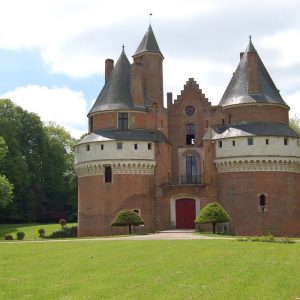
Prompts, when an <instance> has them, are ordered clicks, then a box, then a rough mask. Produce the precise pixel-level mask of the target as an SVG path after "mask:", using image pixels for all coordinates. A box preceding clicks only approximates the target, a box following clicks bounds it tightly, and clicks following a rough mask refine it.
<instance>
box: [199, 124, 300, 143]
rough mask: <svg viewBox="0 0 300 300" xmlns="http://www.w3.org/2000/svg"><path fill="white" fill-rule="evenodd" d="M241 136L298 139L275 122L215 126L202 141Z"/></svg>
mask: <svg viewBox="0 0 300 300" xmlns="http://www.w3.org/2000/svg"><path fill="white" fill-rule="evenodd" d="M242 136H280V137H281V136H285V137H292V138H299V137H300V136H299V135H298V134H297V133H296V132H295V131H293V130H292V129H291V128H290V127H289V126H288V125H287V124H283V123H276V122H243V123H239V124H234V125H215V126H212V127H211V128H209V130H208V131H207V133H206V134H205V136H204V137H203V139H204V140H218V139H224V138H234V137H242Z"/></svg>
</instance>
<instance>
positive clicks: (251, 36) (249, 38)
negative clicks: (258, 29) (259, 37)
mask: <svg viewBox="0 0 300 300" xmlns="http://www.w3.org/2000/svg"><path fill="white" fill-rule="evenodd" d="M251 38H252V36H251V34H250V35H249V40H250V42H251Z"/></svg>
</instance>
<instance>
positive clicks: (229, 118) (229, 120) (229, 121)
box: [228, 115, 231, 125]
mask: <svg viewBox="0 0 300 300" xmlns="http://www.w3.org/2000/svg"><path fill="white" fill-rule="evenodd" d="M228 124H229V125H230V124H231V115H229V116H228Z"/></svg>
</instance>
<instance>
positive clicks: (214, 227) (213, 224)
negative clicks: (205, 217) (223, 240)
mask: <svg viewBox="0 0 300 300" xmlns="http://www.w3.org/2000/svg"><path fill="white" fill-rule="evenodd" d="M212 226H213V234H215V233H216V223H212Z"/></svg>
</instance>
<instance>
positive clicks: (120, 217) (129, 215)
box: [111, 209, 144, 234]
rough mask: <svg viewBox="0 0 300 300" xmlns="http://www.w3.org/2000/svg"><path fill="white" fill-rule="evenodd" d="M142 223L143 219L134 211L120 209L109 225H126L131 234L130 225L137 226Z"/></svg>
mask: <svg viewBox="0 0 300 300" xmlns="http://www.w3.org/2000/svg"><path fill="white" fill-rule="evenodd" d="M142 224H144V220H143V219H142V217H140V216H139V215H138V214H137V213H136V212H134V211H132V210H131V209H124V210H121V211H120V212H119V213H118V214H117V216H116V217H115V219H114V220H113V221H112V223H111V226H128V229H129V233H130V234H131V226H138V225H142Z"/></svg>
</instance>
